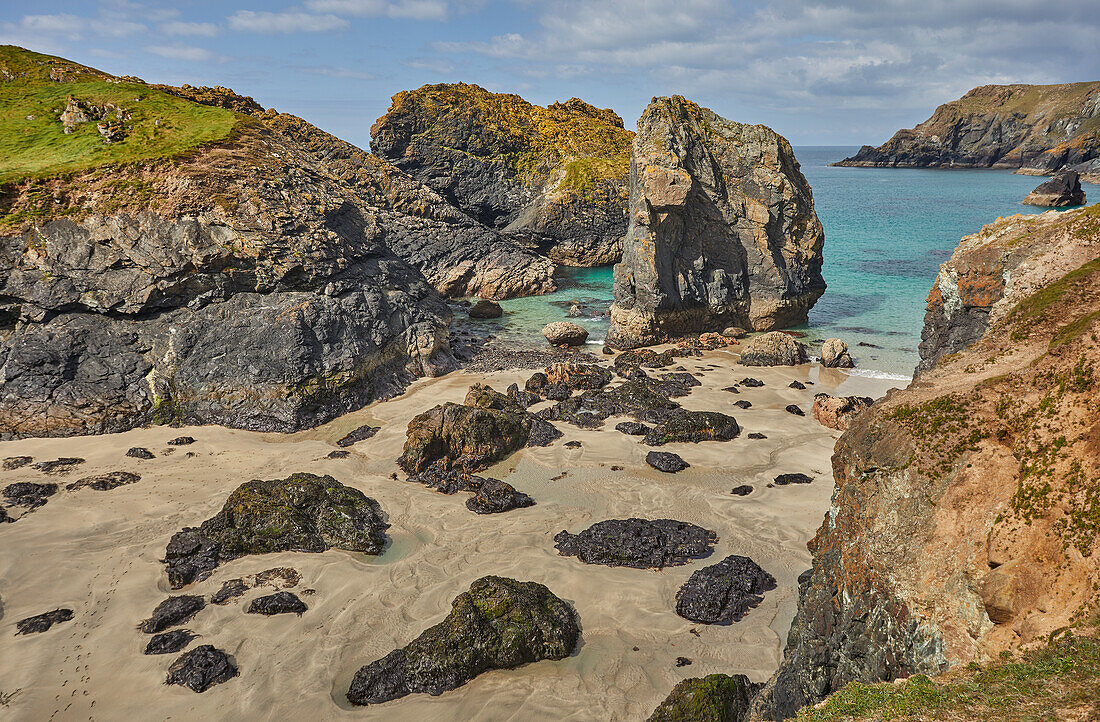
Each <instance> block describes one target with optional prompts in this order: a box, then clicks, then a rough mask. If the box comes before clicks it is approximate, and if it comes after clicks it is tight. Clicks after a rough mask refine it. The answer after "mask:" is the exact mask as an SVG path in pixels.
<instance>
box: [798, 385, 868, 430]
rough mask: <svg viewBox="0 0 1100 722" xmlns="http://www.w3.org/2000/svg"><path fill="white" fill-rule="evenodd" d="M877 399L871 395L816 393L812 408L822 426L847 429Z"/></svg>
mask: <svg viewBox="0 0 1100 722" xmlns="http://www.w3.org/2000/svg"><path fill="white" fill-rule="evenodd" d="M873 403H875V400H874V399H872V398H871V397H870V396H830V395H829V394H816V395H815V396H814V406H813V409H811V413H813V415H814V418H815V419H817V420H818V422H819V423H820V424H821V425H822V426H827V427H828V428H830V429H836V430H837V431H847V430H848V429H849V428H851V426H852V421H853V420H854V419H855V417H856V416H858V415H859V414H860V412H862V411H863V410H864V409H866V408H868V407H870V406H871V405H872V404H873Z"/></svg>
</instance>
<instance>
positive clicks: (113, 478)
mask: <svg viewBox="0 0 1100 722" xmlns="http://www.w3.org/2000/svg"><path fill="white" fill-rule="evenodd" d="M139 481H141V475H140V474H135V473H134V472H132V471H109V472H107V473H106V474H99V475H98V476H87V477H85V478H83V479H77V480H76V481H74V482H73V483H71V484H69V485H67V486H66V487H65V488H66V489H68V490H69V491H74V490H76V489H83V488H84V487H88V488H89V489H92V490H93V491H110V490H111V489H117V488H118V487H120V486H126V485H127V484H136V483H137V482H139Z"/></svg>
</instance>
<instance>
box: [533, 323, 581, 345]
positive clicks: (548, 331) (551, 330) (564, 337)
mask: <svg viewBox="0 0 1100 722" xmlns="http://www.w3.org/2000/svg"><path fill="white" fill-rule="evenodd" d="M542 335H543V336H544V337H545V338H546V340H547V341H548V342H549V343H550V345H551V346H583V345H584V342H585V341H587V340H588V331H587V329H585V328H584V327H582V326H578V325H577V324H575V323H573V322H572V321H554V322H553V323H548V324H546V325H545V326H544V327H543V329H542Z"/></svg>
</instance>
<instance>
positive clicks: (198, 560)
mask: <svg viewBox="0 0 1100 722" xmlns="http://www.w3.org/2000/svg"><path fill="white" fill-rule="evenodd" d="M388 528H389V524H387V523H386V521H385V520H384V516H383V514H382V508H381V507H380V506H379V505H378V502H377V501H375V500H374V499H371V498H370V497H368V496H366V495H365V494H363V492H361V491H359V490H358V489H353V488H351V487H349V486H344V485H343V484H341V483H340V482H339V481H337V480H336V479H334V478H332V477H331V476H327V475H326V476H317V475H314V474H305V473H298V474H292V475H290V476H289V477H287V478H285V479H274V480H270V481H261V480H259V479H255V480H253V481H249V482H246V483H244V484H241V485H240V486H238V487H237V488H236V489H235V490H234V491H233V493H232V494H230V495H229V498H228V499H226V502H225V505H224V506H223V507H222V509H221V511H219V512H218V513H217V514H215V515H214V516H213V517H211V518H210V519H207V520H206V521H204V522H203V523H202V524H201V525H200V526H199V527H188V528H185V529H183V530H182V531H179V532H176V534H175V535H174V536H173V537H172V539H171V540H170V541H169V542H168V548H167V549H166V550H165V555H164V556H165V564H167V567H168V568H167V571H168V581H169V583H170V584H171V585H172V587H173V588H175V589H179V588H180V587H182V586H184V585H186V584H190V583H191V582H193V581H196V580H199V579H205V578H206V577H208V576H209V575H210V573H211V572H212V571H213V570H214V569H215V568H216V567H217V566H218V565H219V564H221V563H223V562H227V561H231V560H233V559H237V558H239V557H242V556H246V555H249V554H269V553H271V552H278V551H300V552H323V551H325V550H326V549H344V550H347V551H355V552H362V553H364V554H381V553H382V548H383V546H384V545H385V542H386V534H385V531H386V529H388Z"/></svg>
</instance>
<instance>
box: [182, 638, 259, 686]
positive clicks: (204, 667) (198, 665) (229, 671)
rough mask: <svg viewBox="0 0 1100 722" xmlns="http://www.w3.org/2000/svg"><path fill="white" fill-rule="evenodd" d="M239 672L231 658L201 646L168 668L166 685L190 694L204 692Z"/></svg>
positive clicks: (185, 654)
mask: <svg viewBox="0 0 1100 722" xmlns="http://www.w3.org/2000/svg"><path fill="white" fill-rule="evenodd" d="M238 674H240V672H239V671H238V670H237V664H236V662H234V661H233V658H232V657H230V656H229V655H228V654H226V653H225V652H223V651H222V650H220V649H215V648H214V646H213V645H210V644H203V645H201V646H198V647H195V648H194V649H192V650H191V651H190V652H185V653H183V654H182V655H180V657H179V658H178V659H177V660H176V661H175V662H172V666H170V667H169V668H168V678H167V679H166V680H165V683H166V684H178V685H180V686H181V687H187V688H188V689H190V690H191V691H192V692H205V691H206V690H208V689H210V688H211V687H213V686H214V685H216V684H221V683H222V682H227V681H229V680H231V679H233V678H234V677H236V676H237V675H238Z"/></svg>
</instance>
